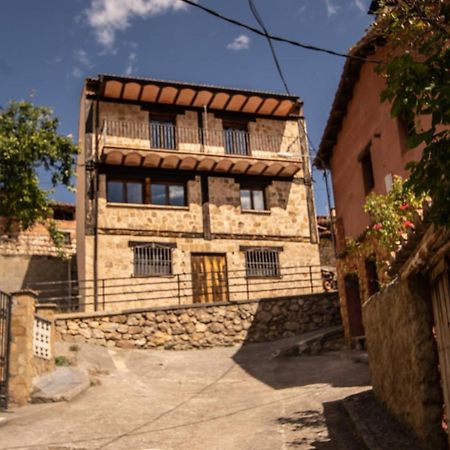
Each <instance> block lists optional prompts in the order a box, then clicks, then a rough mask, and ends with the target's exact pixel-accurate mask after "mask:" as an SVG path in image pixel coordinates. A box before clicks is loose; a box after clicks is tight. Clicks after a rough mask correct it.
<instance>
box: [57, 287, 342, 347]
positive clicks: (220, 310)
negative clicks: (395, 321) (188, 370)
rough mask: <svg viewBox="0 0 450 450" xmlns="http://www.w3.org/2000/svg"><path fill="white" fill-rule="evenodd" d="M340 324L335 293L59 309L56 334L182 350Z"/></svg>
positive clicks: (111, 343)
mask: <svg viewBox="0 0 450 450" xmlns="http://www.w3.org/2000/svg"><path fill="white" fill-rule="evenodd" d="M339 323H340V317H339V302H338V298H337V295H336V294H315V295H309V296H301V297H286V298H282V299H265V300H260V301H246V302H236V303H221V304H219V303H217V304H209V305H195V306H192V305H191V306H185V307H183V306H181V307H172V308H169V307H166V308H153V309H142V310H136V311H134V312H128V313H109V314H107V313H91V314H86V313H77V314H74V313H72V314H60V315H58V316H57V320H56V332H57V336H58V338H59V339H61V340H64V341H69V342H88V343H91V344H97V345H102V346H107V347H121V348H157V349H174V350H184V349H190V348H207V347H213V346H228V345H233V344H240V343H243V342H266V341H272V340H276V339H280V338H285V337H291V336H295V335H299V334H302V333H305V332H308V331H314V330H317V329H320V328H324V327H328V326H332V325H337V324H339Z"/></svg>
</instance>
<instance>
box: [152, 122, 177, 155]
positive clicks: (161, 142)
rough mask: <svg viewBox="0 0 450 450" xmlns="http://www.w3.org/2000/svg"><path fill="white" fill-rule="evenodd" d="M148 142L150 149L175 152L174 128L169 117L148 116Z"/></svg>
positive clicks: (173, 123)
mask: <svg viewBox="0 0 450 450" xmlns="http://www.w3.org/2000/svg"><path fill="white" fill-rule="evenodd" d="M150 141H151V146H152V148H164V149H168V150H175V149H176V148H177V146H176V126H175V119H174V118H173V117H171V116H164V115H160V116H158V115H156V116H154V115H153V114H152V115H151V116H150Z"/></svg>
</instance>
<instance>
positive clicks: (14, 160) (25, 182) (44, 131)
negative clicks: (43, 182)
mask: <svg viewBox="0 0 450 450" xmlns="http://www.w3.org/2000/svg"><path fill="white" fill-rule="evenodd" d="M58 124H59V122H58V119H57V118H55V117H53V114H52V111H51V110H50V109H48V108H45V107H40V106H34V105H33V104H31V103H30V102H26V101H20V102H16V101H13V102H10V103H9V104H8V106H7V107H6V108H4V109H2V110H1V111H0V216H4V217H6V218H7V219H8V224H9V226H11V224H12V223H13V221H17V223H18V224H19V225H20V228H21V229H23V230H26V229H27V228H29V227H30V226H32V225H33V224H34V223H36V222H46V223H48V224H49V227H48V228H49V231H50V234H51V236H52V237H54V236H56V239H57V232H56V230H55V227H54V224H53V225H52V222H51V221H49V218H50V216H51V212H52V210H51V204H52V200H51V199H50V194H51V193H52V192H53V189H43V188H42V187H41V186H40V183H39V176H38V173H39V171H46V172H47V173H48V174H49V175H50V179H51V184H52V188H55V187H56V186H57V185H64V186H67V187H69V188H71V187H73V186H72V182H71V178H72V176H73V175H74V160H75V155H76V154H77V147H76V146H75V145H74V144H73V143H72V139H71V138H70V137H67V136H61V135H59V134H58V132H57V129H58ZM52 230H53V231H52Z"/></svg>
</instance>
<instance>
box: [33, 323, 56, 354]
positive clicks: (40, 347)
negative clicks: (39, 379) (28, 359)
mask: <svg viewBox="0 0 450 450" xmlns="http://www.w3.org/2000/svg"><path fill="white" fill-rule="evenodd" d="M50 333H51V322H50V321H49V320H45V319H42V318H40V317H35V318H34V327H33V354H34V355H35V356H37V357H38V358H44V359H51V357H52V355H51V351H50Z"/></svg>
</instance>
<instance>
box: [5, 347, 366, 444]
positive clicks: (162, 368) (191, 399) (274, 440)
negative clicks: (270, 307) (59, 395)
mask: <svg viewBox="0 0 450 450" xmlns="http://www.w3.org/2000/svg"><path fill="white" fill-rule="evenodd" d="M280 345H281V344H280V343H277V342H275V343H272V344H249V345H246V346H244V347H242V348H239V347H231V348H218V349H211V350H198V351H184V352H173V351H145V350H142V351H118V350H106V349H101V348H92V347H91V348H89V347H88V346H83V347H82V350H81V351H80V352H79V359H80V364H84V365H89V366H91V367H93V366H96V367H98V368H99V372H106V371H105V368H106V369H107V370H108V371H109V373H103V374H100V375H99V378H100V380H101V384H100V385H99V386H94V387H92V388H90V389H89V390H88V391H87V392H85V393H84V394H82V395H81V396H79V397H78V398H76V399H75V400H73V401H72V402H71V403H57V404H46V405H31V406H28V407H26V408H22V409H21V410H19V411H18V412H16V413H13V414H12V417H13V420H11V422H10V423H8V424H6V425H4V426H3V427H1V428H0V449H53V450H56V449H59V450H62V449H109V450H111V449H117V450H121V449H124V450H125V449H127V450H129V449H132V450H216V449H217V450H250V449H252V450H253V449H254V450H278V449H280V450H282V449H283V450H285V449H290V448H295V449H320V450H334V449H336V450H360V449H361V444H360V443H359V442H357V441H356V438H355V437H354V436H353V435H352V430H351V429H350V428H349V426H348V424H347V422H346V421H345V420H344V415H343V412H342V410H341V406H340V403H339V402H338V400H340V399H342V398H344V397H346V396H348V395H351V394H353V393H357V392H361V391H363V390H366V389H368V387H369V386H368V384H369V376H368V371H367V366H366V365H364V364H358V363H355V362H353V361H351V360H350V359H349V358H346V357H343V356H342V355H341V354H340V353H334V354H328V355H321V356H314V357H307V356H303V357H292V356H291V357H287V356H280V355H278V353H279V348H280ZM277 355H278V356H277Z"/></svg>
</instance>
